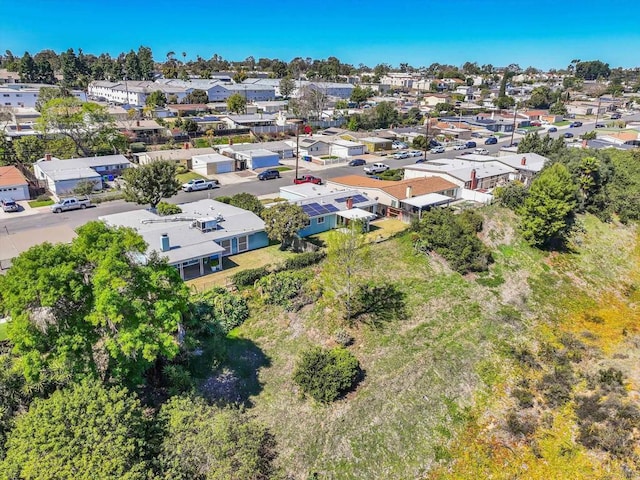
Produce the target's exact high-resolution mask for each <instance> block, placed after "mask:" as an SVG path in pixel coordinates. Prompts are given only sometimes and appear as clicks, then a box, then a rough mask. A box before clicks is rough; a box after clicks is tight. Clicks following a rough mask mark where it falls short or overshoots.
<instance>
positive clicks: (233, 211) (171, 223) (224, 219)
mask: <svg viewBox="0 0 640 480" xmlns="http://www.w3.org/2000/svg"><path fill="white" fill-rule="evenodd" d="M180 208H181V209H182V213H179V214H177V215H168V216H164V217H161V216H159V215H157V214H156V213H153V212H151V211H149V210H146V209H140V210H134V211H131V212H124V213H116V214H113V215H105V216H103V217H100V220H102V221H103V222H105V223H106V224H107V225H110V226H113V227H130V228H133V229H134V230H136V231H137V232H138V233H139V234H140V235H141V236H142V238H144V240H145V242H147V244H148V245H149V247H148V249H147V252H146V254H147V255H150V254H151V252H153V251H155V252H157V253H159V254H160V255H161V256H164V257H167V260H168V262H169V264H170V265H173V266H174V267H175V268H176V269H178V271H179V272H180V276H181V277H182V278H183V279H185V280H188V279H190V278H195V277H200V276H202V275H206V274H207V273H211V272H215V271H218V270H222V258H223V257H225V256H229V255H234V254H236V253H242V252H246V251H249V250H255V249H257V248H262V247H266V246H267V245H269V239H268V238H267V234H266V232H265V230H264V221H263V220H262V219H261V218H260V217H258V216H257V215H256V214H255V213H253V212H250V211H248V210H243V209H242V208H238V207H234V206H232V205H227V204H226V203H221V202H217V201H215V200H199V201H197V202H190V203H184V204H181V205H180Z"/></svg>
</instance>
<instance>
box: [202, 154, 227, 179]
mask: <svg viewBox="0 0 640 480" xmlns="http://www.w3.org/2000/svg"><path fill="white" fill-rule="evenodd" d="M234 167H235V160H234V159H233V158H230V157H227V156H226V155H220V154H219V153H209V154H207V155H195V156H194V157H193V158H192V159H191V170H193V171H194V172H196V173H198V174H200V175H202V176H204V177H207V176H209V175H215V174H218V173H229V172H233V171H234Z"/></svg>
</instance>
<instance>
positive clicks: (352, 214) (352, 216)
mask: <svg viewBox="0 0 640 480" xmlns="http://www.w3.org/2000/svg"><path fill="white" fill-rule="evenodd" d="M337 215H338V217H340V218H339V219H338V227H340V226H345V227H346V226H348V225H349V222H352V221H356V222H362V223H363V224H364V231H365V232H368V231H369V222H370V221H371V220H373V219H375V218H376V214H375V213H371V212H368V211H367V210H363V209H361V208H350V209H349V210H343V211H341V212H337Z"/></svg>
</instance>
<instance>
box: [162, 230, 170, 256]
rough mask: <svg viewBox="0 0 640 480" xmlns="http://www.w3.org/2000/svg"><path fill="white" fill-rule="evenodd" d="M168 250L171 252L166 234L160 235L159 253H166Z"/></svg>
mask: <svg viewBox="0 0 640 480" xmlns="http://www.w3.org/2000/svg"><path fill="white" fill-rule="evenodd" d="M169 250H171V244H170V243H169V235H168V234H167V233H163V234H162V235H160V251H162V252H168V251H169Z"/></svg>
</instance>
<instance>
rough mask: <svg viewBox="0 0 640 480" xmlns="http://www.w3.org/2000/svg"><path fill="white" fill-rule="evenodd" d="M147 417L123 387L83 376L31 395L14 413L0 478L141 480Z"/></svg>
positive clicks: (143, 467)
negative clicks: (74, 382) (40, 396)
mask: <svg viewBox="0 0 640 480" xmlns="http://www.w3.org/2000/svg"><path fill="white" fill-rule="evenodd" d="M145 432H146V420H145V418H144V415H143V412H142V408H141V406H140V402H139V401H138V399H137V398H136V397H135V396H133V395H131V394H129V393H128V391H127V390H126V389H124V388H118V387H111V388H108V387H104V386H102V385H101V384H99V383H97V382H91V381H84V382H82V383H79V384H77V385H75V386H73V387H72V388H70V389H68V390H58V391H56V392H54V393H53V395H51V397H50V398H47V399H37V400H35V401H34V402H33V403H32V404H31V406H30V408H29V411H28V412H27V413H25V414H24V415H22V416H20V417H18V419H17V421H16V426H15V428H14V429H13V430H12V431H11V433H10V434H9V436H8V440H7V454H6V458H5V459H4V460H3V461H2V463H0V474H2V477H3V478H11V479H13V478H15V479H18V478H29V479H33V480H94V479H96V478H99V479H101V480H110V479H113V480H143V479H146V478H148V477H147V476H146V469H147V465H146V461H145V458H144V455H145V453H146V450H145V447H146V446H145Z"/></svg>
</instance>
